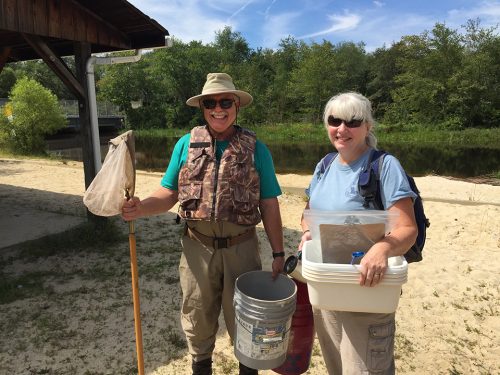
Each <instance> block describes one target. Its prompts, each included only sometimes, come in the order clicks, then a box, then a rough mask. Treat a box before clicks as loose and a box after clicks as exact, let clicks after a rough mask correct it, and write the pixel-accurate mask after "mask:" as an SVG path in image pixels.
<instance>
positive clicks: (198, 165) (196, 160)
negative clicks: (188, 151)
mask: <svg viewBox="0 0 500 375" xmlns="http://www.w3.org/2000/svg"><path fill="white" fill-rule="evenodd" d="M192 153H193V159H192V162H190V163H187V164H186V166H187V168H188V171H189V174H188V178H189V179H193V178H197V177H198V176H200V173H201V172H204V171H205V164H207V161H208V155H207V153H206V151H205V149H203V148H202V149H199V150H194V151H192ZM201 178H203V175H201Z"/></svg>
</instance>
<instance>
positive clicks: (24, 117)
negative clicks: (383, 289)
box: [0, 78, 66, 154]
mask: <svg viewBox="0 0 500 375" xmlns="http://www.w3.org/2000/svg"><path fill="white" fill-rule="evenodd" d="M9 99H10V103H9V104H10V106H11V109H12V115H11V116H9V118H5V115H4V114H2V116H3V117H4V118H3V119H2V121H0V136H1V137H2V138H3V139H4V141H6V145H7V147H8V148H10V149H11V150H12V151H13V152H16V153H23V154H39V153H43V152H44V151H45V140H44V136H45V135H48V134H52V133H54V132H56V131H57V130H58V129H61V128H63V127H64V126H65V125H66V118H65V116H64V113H63V112H62V110H61V108H60V107H59V104H58V102H57V98H56V96H55V95H54V94H52V93H51V92H50V90H48V89H46V88H45V87H43V86H42V85H41V84H40V83H38V82H36V81H34V80H32V79H29V78H21V79H19V80H18V81H17V82H16V84H15V85H14V87H13V89H12V91H11V94H10V96H9Z"/></svg>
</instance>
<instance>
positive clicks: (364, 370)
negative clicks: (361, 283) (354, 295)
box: [314, 309, 396, 375]
mask: <svg viewBox="0 0 500 375" xmlns="http://www.w3.org/2000/svg"><path fill="white" fill-rule="evenodd" d="M395 316H396V314H395V313H390V314H371V313H358V312H348V311H328V310H319V309H314V327H315V329H316V333H317V335H318V340H319V343H320V346H321V351H322V354H323V358H324V360H325V365H326V368H327V370H328V374H330V375H368V374H370V375H371V374H377V375H378V374H382V375H393V374H394V373H395V365H394V335H395V330H396V328H395Z"/></svg>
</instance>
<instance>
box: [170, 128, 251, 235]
mask: <svg viewBox="0 0 500 375" xmlns="http://www.w3.org/2000/svg"><path fill="white" fill-rule="evenodd" d="M235 128H236V133H235V134H234V135H233V137H232V138H231V140H230V141H229V144H228V146H227V148H226V150H225V151H224V153H223V154H222V157H221V160H220V162H217V160H216V158H215V143H214V142H216V141H215V140H213V139H212V136H211V135H210V133H209V132H208V129H207V127H206V126H198V127H195V128H194V129H193V130H191V139H190V144H189V150H188V158H187V161H186V164H185V165H184V166H183V167H182V168H181V170H180V172H179V195H178V197H179V204H180V207H179V215H180V216H181V217H183V218H185V219H188V220H217V221H229V222H232V223H236V224H240V225H256V224H258V223H259V222H260V219H261V217H260V213H259V209H258V207H259V201H260V177H259V175H258V173H257V170H256V169H255V165H254V151H255V142H256V138H255V134H254V133H253V132H251V131H249V130H246V129H243V128H240V127H239V126H235Z"/></svg>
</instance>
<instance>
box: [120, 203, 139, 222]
mask: <svg viewBox="0 0 500 375" xmlns="http://www.w3.org/2000/svg"><path fill="white" fill-rule="evenodd" d="M140 216H141V200H140V199H139V198H138V197H132V198H130V199H128V200H127V199H124V200H123V206H122V218H123V220H125V221H132V220H135V219H137V218H139V217H140Z"/></svg>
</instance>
